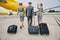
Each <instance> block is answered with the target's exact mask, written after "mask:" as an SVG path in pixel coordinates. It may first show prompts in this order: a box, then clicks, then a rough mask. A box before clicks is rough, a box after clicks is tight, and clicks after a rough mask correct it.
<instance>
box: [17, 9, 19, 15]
mask: <svg viewBox="0 0 60 40" xmlns="http://www.w3.org/2000/svg"><path fill="white" fill-rule="evenodd" d="M18 13H19V8H18V10H17V16H18Z"/></svg>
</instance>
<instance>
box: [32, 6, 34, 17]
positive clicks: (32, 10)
mask: <svg viewBox="0 0 60 40" xmlns="http://www.w3.org/2000/svg"><path fill="white" fill-rule="evenodd" d="M33 15H34V8H33V7H32V16H33Z"/></svg>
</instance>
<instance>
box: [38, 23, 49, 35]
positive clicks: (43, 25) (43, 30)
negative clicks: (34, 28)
mask: <svg viewBox="0 0 60 40" xmlns="http://www.w3.org/2000/svg"><path fill="white" fill-rule="evenodd" d="M39 29H40V34H41V35H43V34H46V35H49V30H48V26H47V24H46V23H41V24H39Z"/></svg>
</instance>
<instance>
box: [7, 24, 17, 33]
mask: <svg viewBox="0 0 60 40" xmlns="http://www.w3.org/2000/svg"><path fill="white" fill-rule="evenodd" d="M7 32H8V33H16V32H17V25H10V26H9V27H8V30H7Z"/></svg>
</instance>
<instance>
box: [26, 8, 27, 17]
mask: <svg viewBox="0 0 60 40" xmlns="http://www.w3.org/2000/svg"><path fill="white" fill-rule="evenodd" d="M26 16H27V8H26Z"/></svg>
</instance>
